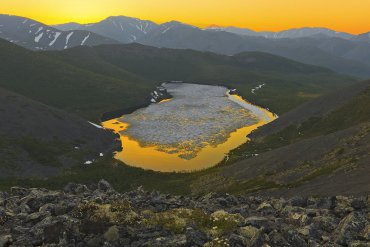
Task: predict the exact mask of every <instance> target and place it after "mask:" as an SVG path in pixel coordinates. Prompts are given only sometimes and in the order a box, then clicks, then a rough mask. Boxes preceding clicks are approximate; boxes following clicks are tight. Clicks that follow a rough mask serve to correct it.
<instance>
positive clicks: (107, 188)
mask: <svg viewBox="0 0 370 247" xmlns="http://www.w3.org/2000/svg"><path fill="white" fill-rule="evenodd" d="M98 188H99V190H101V191H103V192H108V191H112V190H113V188H112V186H111V185H110V184H109V183H108V181H106V180H104V179H102V180H100V181H99V183H98Z"/></svg>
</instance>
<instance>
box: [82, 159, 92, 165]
mask: <svg viewBox="0 0 370 247" xmlns="http://www.w3.org/2000/svg"><path fill="white" fill-rule="evenodd" d="M92 163H93V162H92V161H91V160H87V161H85V163H84V164H85V165H91V164H92Z"/></svg>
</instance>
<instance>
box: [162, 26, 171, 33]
mask: <svg viewBox="0 0 370 247" xmlns="http://www.w3.org/2000/svg"><path fill="white" fill-rule="evenodd" d="M171 28H172V27H167V28H166V29H165V30H163V31H162V33H167V32H168V31H169V30H170V29H171Z"/></svg>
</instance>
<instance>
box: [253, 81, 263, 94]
mask: <svg viewBox="0 0 370 247" xmlns="http://www.w3.org/2000/svg"><path fill="white" fill-rule="evenodd" d="M265 85H266V84H265V83H262V84H260V85H258V86H257V87H255V88H253V89H252V90H251V92H252V93H253V94H255V93H256V91H257V90H259V89H261V88H262V87H263V86H265Z"/></svg>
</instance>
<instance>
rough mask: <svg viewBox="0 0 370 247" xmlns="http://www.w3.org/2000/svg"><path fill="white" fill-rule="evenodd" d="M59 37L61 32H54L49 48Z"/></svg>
mask: <svg viewBox="0 0 370 247" xmlns="http://www.w3.org/2000/svg"><path fill="white" fill-rule="evenodd" d="M60 35H61V32H56V33H55V35H54V39H53V40H52V41H51V42H50V44H49V46H52V45H54V43H55V41H57V39H58V38H59V36H60Z"/></svg>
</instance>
